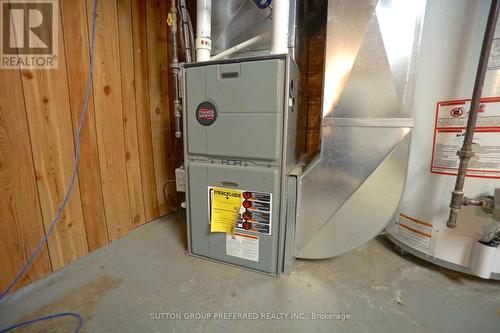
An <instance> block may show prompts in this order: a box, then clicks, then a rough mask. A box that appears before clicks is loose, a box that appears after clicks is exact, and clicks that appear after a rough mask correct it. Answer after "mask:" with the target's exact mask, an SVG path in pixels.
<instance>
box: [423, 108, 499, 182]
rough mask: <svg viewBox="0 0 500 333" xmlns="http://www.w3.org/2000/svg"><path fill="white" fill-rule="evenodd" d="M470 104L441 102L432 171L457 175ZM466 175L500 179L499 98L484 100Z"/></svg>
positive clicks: (435, 134)
mask: <svg viewBox="0 0 500 333" xmlns="http://www.w3.org/2000/svg"><path fill="white" fill-rule="evenodd" d="M469 108H470V101H468V100H457V101H448V102H439V103H438V106H437V112H436V126H435V129H434V146H433V154H432V166H431V171H432V172H433V173H440V174H446V175H456V174H457V170H458V164H459V158H458V156H457V151H458V150H460V148H461V147H462V144H463V140H464V134H465V126H466V124H467V117H468V112H469ZM472 150H473V151H474V152H475V156H474V157H473V158H472V159H471V161H470V163H469V168H468V170H467V176H469V177H481V178H500V98H487V99H483V100H482V101H481V106H480V110H479V115H478V119H477V124H476V131H475V133H474V139H473V145H472Z"/></svg>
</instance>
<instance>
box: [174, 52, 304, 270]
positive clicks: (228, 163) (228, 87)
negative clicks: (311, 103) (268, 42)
mask: <svg viewBox="0 0 500 333" xmlns="http://www.w3.org/2000/svg"><path fill="white" fill-rule="evenodd" d="M184 83H185V84H184V101H185V103H184V110H183V111H184V112H183V113H184V117H183V119H184V133H185V135H184V138H185V142H184V144H185V167H186V170H187V179H188V181H187V191H186V203H187V219H188V230H189V236H188V243H189V249H188V251H189V253H190V254H192V255H195V256H200V257H204V258H209V259H213V260H218V261H222V262H225V263H229V264H236V265H239V266H244V267H246V268H249V269H253V270H257V271H260V272H264V273H268V274H272V275H278V274H280V273H281V272H282V271H283V269H284V265H285V264H284V261H285V259H284V258H285V243H286V240H285V238H286V230H287V225H288V228H289V229H293V228H294V222H295V202H296V191H295V188H296V185H295V184H296V181H295V176H294V175H293V174H292V171H293V169H294V167H295V164H296V149H295V142H296V131H297V114H298V111H297V104H298V85H299V76H298V68H297V65H296V64H295V62H294V61H293V60H292V59H291V58H290V57H288V56H285V55H278V56H267V57H254V58H249V59H237V60H226V61H208V62H201V63H191V64H186V65H185V66H184ZM218 197H220V198H221V202H220V201H217V198H218ZM231 197H239V201H235V200H231V199H232V198H231ZM219 202H220V204H221V207H218V206H217V205H218V204H219ZM232 202H236V206H237V208H236V207H233V206H234V204H233V206H231V203H232ZM235 208H236V210H237V211H236V212H232V210H234V209H235ZM233 213H234V214H235V216H234V218H235V219H236V225H235V228H234V232H228V233H225V232H212V231H213V230H214V229H213V226H212V224H214V223H218V222H219V220H220V219H218V218H217V216H219V215H220V214H222V215H221V216H222V217H224V216H229V218H231V214H233ZM217 214H219V215H217ZM224 214H226V215H224ZM227 214H229V215H227ZM287 217H288V218H287Z"/></svg>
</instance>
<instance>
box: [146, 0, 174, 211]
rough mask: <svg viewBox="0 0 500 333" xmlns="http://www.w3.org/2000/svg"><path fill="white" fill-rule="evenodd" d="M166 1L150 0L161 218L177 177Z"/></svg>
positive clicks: (152, 94)
mask: <svg viewBox="0 0 500 333" xmlns="http://www.w3.org/2000/svg"><path fill="white" fill-rule="evenodd" d="M166 21H167V1H162V0H149V1H147V40H148V59H149V63H148V67H149V101H150V110H151V113H150V115H151V132H152V139H153V152H154V155H153V156H154V165H155V175H156V192H157V198H158V205H159V210H160V215H163V214H166V213H168V212H170V211H171V209H170V203H167V202H166V200H165V198H164V194H163V187H164V186H165V184H166V183H167V182H168V181H169V180H171V179H173V178H174V175H173V166H172V159H173V145H172V142H171V140H170V138H171V128H170V114H169V113H170V109H169V106H168V89H169V80H170V78H169V77H168V66H169V64H168V63H167V33H168V29H167V23H166Z"/></svg>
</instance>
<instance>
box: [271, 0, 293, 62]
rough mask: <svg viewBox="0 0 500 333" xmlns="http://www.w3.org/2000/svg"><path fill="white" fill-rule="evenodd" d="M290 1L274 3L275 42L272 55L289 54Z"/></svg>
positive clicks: (283, 0) (279, 0)
mask: <svg viewBox="0 0 500 333" xmlns="http://www.w3.org/2000/svg"><path fill="white" fill-rule="evenodd" d="M289 15H290V1H289V0H274V1H273V40H272V44H271V54H283V53H288V19H289Z"/></svg>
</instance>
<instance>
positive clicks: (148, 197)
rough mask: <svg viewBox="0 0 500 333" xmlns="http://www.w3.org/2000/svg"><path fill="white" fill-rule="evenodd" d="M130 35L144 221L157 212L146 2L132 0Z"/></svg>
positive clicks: (153, 217) (155, 216) (157, 213)
mask: <svg viewBox="0 0 500 333" xmlns="http://www.w3.org/2000/svg"><path fill="white" fill-rule="evenodd" d="M132 37H133V46H134V74H135V80H134V83H135V105H136V112H137V134H138V143H139V159H140V164H141V177H142V196H143V200H144V210H145V217H146V221H151V220H153V219H155V218H157V217H158V216H159V215H160V211H159V209H158V198H157V192H156V178H155V169H154V159H153V142H152V133H151V115H150V107H149V75H148V41H147V30H146V2H145V1H144V0H132Z"/></svg>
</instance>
